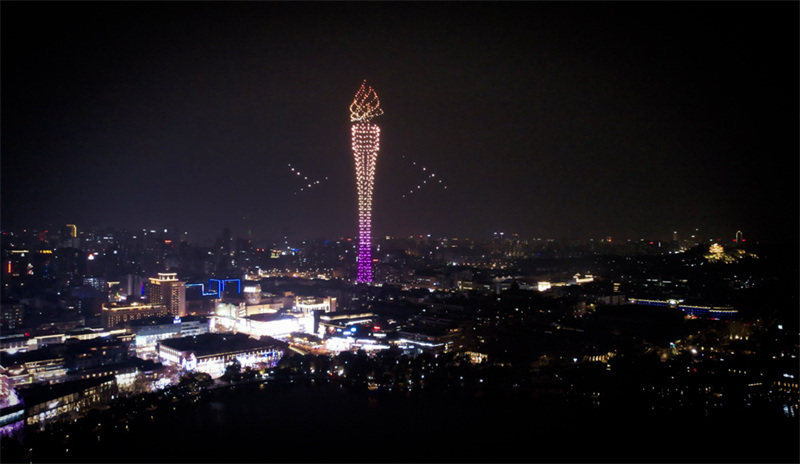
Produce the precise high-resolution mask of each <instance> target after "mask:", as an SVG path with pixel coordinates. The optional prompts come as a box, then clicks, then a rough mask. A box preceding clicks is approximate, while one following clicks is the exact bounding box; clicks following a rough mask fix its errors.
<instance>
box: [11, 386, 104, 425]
mask: <svg viewBox="0 0 800 464" xmlns="http://www.w3.org/2000/svg"><path fill="white" fill-rule="evenodd" d="M117 392H118V390H117V381H116V378H115V377H114V376H113V375H109V376H105V377H97V378H93V379H82V380H73V381H70V382H64V383H56V384H52V385H32V386H30V387H28V388H25V389H23V390H20V391H19V392H18V394H19V395H20V396H21V397H22V402H23V403H24V404H25V425H28V426H39V427H44V426H45V425H47V424H49V423H52V422H55V421H59V420H64V419H73V418H78V417H81V416H83V415H85V414H86V413H87V412H89V411H90V410H91V409H93V408H97V407H101V406H103V405H104V404H108V403H109V402H111V400H113V399H114V397H115V396H116V395H117Z"/></svg>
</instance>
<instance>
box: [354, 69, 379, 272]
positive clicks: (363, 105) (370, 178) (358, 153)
mask: <svg viewBox="0 0 800 464" xmlns="http://www.w3.org/2000/svg"><path fill="white" fill-rule="evenodd" d="M381 114H383V110H381V108H380V101H379V100H378V94H376V93H375V91H374V90H372V87H367V86H366V81H364V82H363V83H362V84H361V88H359V89H358V92H356V96H355V100H353V103H352V104H351V105H350V120H351V121H352V122H353V123H354V124H353V127H352V129H351V135H352V147H353V157H354V158H355V164H356V187H357V191H358V258H357V259H358V272H357V275H356V282H372V192H373V189H374V186H375V165H376V162H377V160H378V150H379V149H380V133H381V130H380V128H379V127H378V126H377V125H375V124H371V123H370V122H369V120H370V119H372V118H373V117H375V116H380V115H381Z"/></svg>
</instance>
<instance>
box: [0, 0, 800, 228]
mask: <svg viewBox="0 0 800 464" xmlns="http://www.w3.org/2000/svg"><path fill="white" fill-rule="evenodd" d="M2 8H3V13H4V15H3V31H4V32H3V36H4V39H6V40H4V41H3V45H2V56H3V64H4V69H3V77H4V79H3V85H2V100H3V108H2V109H3V117H2V134H3V137H2V158H0V160H1V161H2V209H1V211H2V213H1V214H2V216H0V220H1V221H2V227H3V230H9V229H10V230H13V229H15V228H41V227H46V225H47V224H48V223H51V224H76V225H77V227H78V230H79V231H81V230H87V229H88V228H91V227H106V226H114V227H118V228H128V229H132V230H133V229H139V228H147V229H150V228H161V227H169V228H171V229H179V230H182V231H183V230H187V231H189V237H190V238H191V239H193V240H197V241H208V240H213V239H214V238H215V237H217V236H218V235H219V233H220V231H221V230H222V229H223V228H225V227H230V228H231V229H233V230H234V232H235V235H239V236H241V235H244V234H245V233H246V231H252V234H253V235H254V236H258V237H280V236H285V235H288V236H292V237H339V236H355V235H356V234H357V232H358V231H357V224H358V219H357V211H356V208H354V205H356V204H357V197H358V195H357V189H356V187H355V186H354V185H353V182H352V164H350V163H351V162H350V161H349V156H351V155H350V154H349V152H350V151H351V150H350V148H351V147H350V146H349V141H348V140H347V137H346V133H345V132H346V128H345V126H344V125H343V123H342V118H341V109H342V107H343V106H344V105H346V104H347V102H346V99H345V98H344V97H343V96H346V95H352V93H351V92H352V86H353V83H354V82H360V81H362V80H363V79H365V78H366V79H367V81H369V82H370V83H371V84H372V85H374V86H375V87H377V88H380V89H381V96H382V100H383V101H382V104H384V106H386V110H387V113H386V115H385V116H383V118H382V125H383V126H384V127H391V131H389V132H387V134H388V135H386V136H384V137H382V140H381V162H380V163H379V165H378V167H377V168H376V172H375V179H376V180H375V184H376V185H379V187H378V188H376V189H375V193H374V199H373V200H374V201H373V207H374V210H375V211H380V212H381V214H377V213H376V214H375V217H374V218H373V223H372V236H373V237H382V236H385V235H392V236H403V235H406V236H407V235H419V234H423V233H430V234H432V235H434V236H472V237H488V236H490V235H491V234H492V232H493V231H498V232H499V231H505V232H506V233H519V234H520V235H521V236H523V237H554V238H589V237H606V236H611V237H613V238H614V239H619V240H625V239H636V238H655V239H669V238H670V237H671V235H672V233H673V232H674V231H677V233H678V235H679V236H683V237H685V236H688V235H691V234H692V233H694V231H695V229H699V231H700V233H701V234H702V235H704V236H708V237H718V238H722V239H724V240H727V239H729V238H733V236H734V234H735V233H736V232H737V231H740V230H741V231H742V233H743V234H744V237H746V238H747V239H755V240H759V239H761V240H766V239H770V240H785V239H796V238H797V230H798V229H797V221H796V216H795V215H796V214H797V211H798V208H797V201H798V195H797V191H796V189H797V169H796V164H795V163H797V157H796V153H797V149H798V130H797V128H798V111H797V100H798V98H797V96H798V91H797V85H796V84H797V77H798V73H797V56H798V53H797V52H798V44H797V42H798V41H797V38H798V37H797V36H798V34H797V29H798V27H797V23H796V17H797V13H798V5H797V4H796V3H792V2H764V3H759V4H754V3H714V4H686V3H658V4H648V3H644V4H642V3H625V4H610V3H602V2H600V3H596V4H595V3H572V2H568V3H534V4H525V5H517V4H501V5H493V4H490V3H445V4H402V3H388V4H373V3H366V4H364V3H359V4H324V3H323V4H318V3H300V4H292V3H244V4H241V3H239V4H215V3H211V4H208V3H194V4H174V3H169V4H160V3H127V4H113V3H90V4H76V3H66V4H58V3H48V4H41V3H28V2H11V3H8V2H4V4H3V6H2ZM720 11H724V13H725V14H724V17H725V18H727V19H726V20H725V21H724V22H723V21H720V20H719V18H720V17H722V16H720V14H721V13H720ZM94 17H103V18H105V19H104V20H103V21H95V20H93V19H89V18H94ZM64 18H69V20H64ZM81 18H85V19H81ZM178 19H180V20H178ZM337 115H338V116H337ZM787 158H788V159H790V162H789V165H788V166H786V165H784V164H783V163H786V162H785V161H784V160H785V159H787ZM295 170H296V171H295ZM300 171H302V173H303V177H308V179H303V180H304V181H305V180H308V181H309V182H308V184H302V185H311V186H313V187H308V188H306V189H304V190H303V191H299V188H300V187H301V186H302V185H301V183H300V181H299V179H298V177H299V175H298V174H296V172H300ZM428 172H435V173H436V176H437V178H440V179H443V180H444V181H446V182H447V187H448V188H447V189H443V188H436V187H435V186H433V185H431V184H432V182H428V183H425V182H424V181H425V180H426V179H428V178H427V177H426V176H427V175H428V174H427V173H428ZM312 182H313V183H312ZM416 187H419V188H418V189H417V190H418V192H416V193H415V194H414V195H408V196H403V194H404V193H406V192H408V191H409V188H411V189H415V188H416ZM774 205H781V207H782V208H784V209H782V210H779V211H778V212H777V213H776V212H775V209H774ZM783 205H786V206H783ZM787 215H789V216H790V220H789V221H787V220H786V216H787Z"/></svg>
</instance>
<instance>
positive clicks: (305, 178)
mask: <svg viewBox="0 0 800 464" xmlns="http://www.w3.org/2000/svg"><path fill="white" fill-rule="evenodd" d="M289 169H290V170H291V171H292V173H293V174H294V175H295V177H297V178H298V179H300V180H301V182H303V185H302V186H301V187H300V188H299V190H295V191H294V194H295V195H297V194H298V193H300V192H302V191H304V190H308V189H310V188H312V187H315V186H317V185H319V184H320V183H321V182H322V180H328V177H327V176H326V177H325V179H322V180H309V179H308V176H306V175H303V173H301V172H300V170H299V169H295V168H294V167H292V165H291V163H289Z"/></svg>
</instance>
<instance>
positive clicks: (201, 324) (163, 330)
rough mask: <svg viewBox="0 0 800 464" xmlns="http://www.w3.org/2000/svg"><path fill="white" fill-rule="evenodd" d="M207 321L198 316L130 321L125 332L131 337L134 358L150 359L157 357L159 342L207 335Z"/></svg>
mask: <svg viewBox="0 0 800 464" xmlns="http://www.w3.org/2000/svg"><path fill="white" fill-rule="evenodd" d="M208 327H209V320H208V318H205V317H199V316H186V317H178V316H166V317H154V318H147V319H140V320H136V321H130V322H128V323H126V324H125V330H126V331H127V332H128V333H130V334H131V335H133V346H134V349H135V350H136V356H137V357H139V358H141V359H152V358H155V357H156V356H157V353H156V345H157V343H158V342H159V341H161V340H164V339H166V338H173V337H191V336H195V335H200V334H204V333H208V331H209V330H208Z"/></svg>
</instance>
